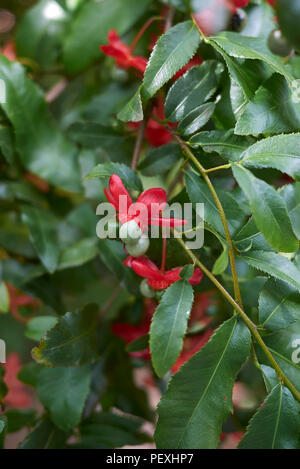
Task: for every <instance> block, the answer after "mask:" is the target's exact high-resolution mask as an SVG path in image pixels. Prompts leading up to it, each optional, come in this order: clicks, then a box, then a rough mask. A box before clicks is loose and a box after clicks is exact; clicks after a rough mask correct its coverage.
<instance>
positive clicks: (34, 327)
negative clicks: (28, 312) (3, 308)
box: [25, 316, 58, 342]
mask: <svg viewBox="0 0 300 469" xmlns="http://www.w3.org/2000/svg"><path fill="white" fill-rule="evenodd" d="M57 321H58V319H57V318H56V317H55V316H37V317H35V318H33V319H31V320H30V321H29V322H28V323H27V324H26V331H25V335H26V337H28V338H29V339H32V340H37V341H38V342H39V341H40V340H41V339H42V338H43V337H44V335H45V334H46V332H47V331H48V330H49V329H52V328H53V327H54V326H55V325H56V324H57Z"/></svg>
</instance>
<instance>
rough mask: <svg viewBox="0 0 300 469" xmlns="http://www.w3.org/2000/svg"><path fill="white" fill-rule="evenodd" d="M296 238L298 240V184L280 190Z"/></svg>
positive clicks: (299, 212) (299, 205) (299, 210)
mask: <svg viewBox="0 0 300 469" xmlns="http://www.w3.org/2000/svg"><path fill="white" fill-rule="evenodd" d="M279 192H280V195H281V197H282V198H283V200H284V201H285V203H286V206H287V210H288V213H289V217H290V219H291V222H292V225H293V229H294V232H295V235H296V236H297V238H299V239H300V183H295V184H286V185H285V186H283V187H282V188H281V189H280V191H279Z"/></svg>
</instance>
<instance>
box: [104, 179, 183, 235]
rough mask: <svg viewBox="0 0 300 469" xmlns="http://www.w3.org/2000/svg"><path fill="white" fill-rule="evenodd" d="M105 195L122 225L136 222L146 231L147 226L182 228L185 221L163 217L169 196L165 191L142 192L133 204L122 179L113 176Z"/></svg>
mask: <svg viewBox="0 0 300 469" xmlns="http://www.w3.org/2000/svg"><path fill="white" fill-rule="evenodd" d="M104 194H105V196H106V198H107V200H108V202H109V203H111V204H112V205H113V206H114V207H115V209H116V210H117V212H118V219H119V220H120V222H121V223H126V222H127V221H130V220H136V222H137V223H138V224H139V226H140V227H141V228H142V229H143V230H144V229H145V228H146V226H147V225H156V226H172V227H174V226H182V225H184V224H185V223H186V221H185V220H180V219H177V218H164V217H161V215H160V214H161V212H162V211H163V210H164V209H165V207H166V205H167V194H166V191H165V190H164V189H160V188H153V189H148V190H147V191H144V192H142V194H141V195H140V196H139V198H138V199H137V201H136V202H135V203H132V200H131V197H130V195H129V193H128V191H127V190H126V189H125V187H124V185H123V182H122V179H121V178H120V177H119V176H118V175H117V174H113V175H112V176H111V177H110V179H109V189H106V188H105V189H104Z"/></svg>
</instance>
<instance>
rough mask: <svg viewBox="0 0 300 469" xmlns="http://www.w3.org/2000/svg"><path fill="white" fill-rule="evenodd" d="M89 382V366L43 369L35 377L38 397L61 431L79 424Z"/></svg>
mask: <svg viewBox="0 0 300 469" xmlns="http://www.w3.org/2000/svg"><path fill="white" fill-rule="evenodd" d="M90 381H91V367H90V365H85V366H75V367H68V368H67V367H58V368H44V369H43V370H41V372H40V373H39V376H38V384H37V392H38V396H39V398H40V400H41V402H42V404H43V405H44V406H45V407H46V408H47V409H48V410H49V412H50V417H51V420H52V421H53V422H54V423H55V425H57V427H58V428H60V429H61V430H63V431H68V430H71V429H72V428H74V427H76V426H77V425H78V424H79V422H80V419H81V414H82V411H83V407H84V403H85V400H86V398H87V395H88V392H89V388H90Z"/></svg>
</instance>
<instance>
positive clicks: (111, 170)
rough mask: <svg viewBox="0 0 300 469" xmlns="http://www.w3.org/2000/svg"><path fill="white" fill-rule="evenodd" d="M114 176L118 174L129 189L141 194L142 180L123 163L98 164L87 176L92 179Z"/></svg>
mask: <svg viewBox="0 0 300 469" xmlns="http://www.w3.org/2000/svg"><path fill="white" fill-rule="evenodd" d="M112 174H117V175H118V176H120V178H121V179H122V180H123V181H124V184H125V186H126V187H127V188H128V189H133V190H135V191H139V192H141V191H142V190H143V186H142V183H141V180H140V178H139V177H138V176H137V174H136V173H135V172H134V171H132V169H130V168H129V167H128V166H126V165H125V164H121V163H103V164H98V165H97V166H96V167H95V168H94V169H92V171H91V172H90V173H89V174H88V175H87V176H86V178H87V179H90V178H105V179H109V178H110V176H111V175H112Z"/></svg>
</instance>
